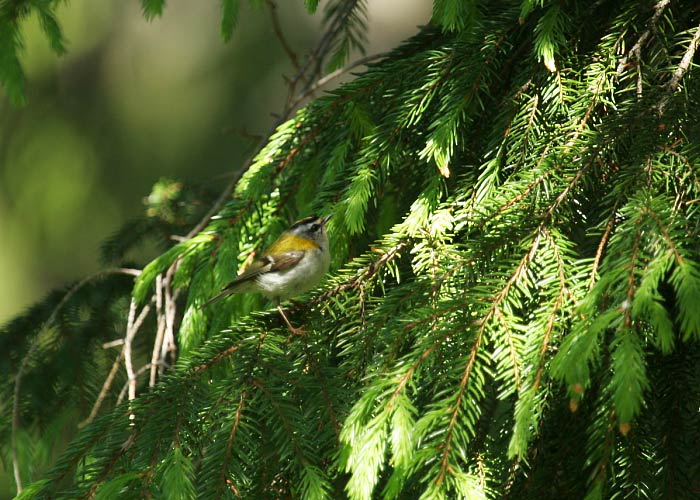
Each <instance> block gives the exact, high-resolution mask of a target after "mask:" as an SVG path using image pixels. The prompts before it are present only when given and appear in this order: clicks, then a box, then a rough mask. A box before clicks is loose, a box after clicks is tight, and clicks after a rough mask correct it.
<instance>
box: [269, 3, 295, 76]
mask: <svg viewBox="0 0 700 500" xmlns="http://www.w3.org/2000/svg"><path fill="white" fill-rule="evenodd" d="M265 3H266V4H267V8H268V10H269V11H270V18H271V19H272V29H273V31H274V32H275V36H276V37H277V40H279V42H280V45H282V49H284V52H285V54H287V57H289V60H290V61H291V62H292V65H293V66H294V69H295V70H297V71H300V69H301V68H300V66H299V58H298V57H297V54H296V52H294V50H292V47H291V46H290V45H289V42H288V41H287V38H286V37H285V36H284V31H283V30H282V25H281V24H280V18H279V16H278V15H277V4H276V3H275V2H273V1H272V0H267V2H265Z"/></svg>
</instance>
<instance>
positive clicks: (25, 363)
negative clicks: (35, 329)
mask: <svg viewBox="0 0 700 500" xmlns="http://www.w3.org/2000/svg"><path fill="white" fill-rule="evenodd" d="M140 273H141V271H140V270H138V269H129V268H122V267H115V268H109V269H103V270H102V271H99V272H97V273H95V274H93V275H91V276H87V277H85V278H83V279H82V280H80V281H79V282H78V283H76V284H75V285H73V286H72V287H71V288H70V289H69V290H68V291H67V292H66V294H65V295H64V296H63V298H62V299H61V300H60V301H59V303H58V304H57V305H56V306H55V307H54V308H53V310H52V311H51V314H49V317H48V319H47V320H46V322H45V323H44V325H43V327H42V328H41V330H40V332H39V334H37V335H36V336H35V337H34V339H33V340H32V343H31V344H30V346H29V350H28V351H27V353H26V354H25V355H24V357H23V358H22V361H21V363H20V365H19V368H18V369H17V373H16V374H15V383H14V392H13V400H12V436H11V441H12V470H13V473H14V479H15V486H16V489H17V494H18V495H19V494H20V493H22V478H21V476H20V465H19V457H18V454H17V432H18V430H19V426H20V397H21V391H22V377H24V374H25V373H26V372H27V370H28V369H29V363H30V362H31V361H32V358H33V357H34V354H35V352H36V351H37V349H38V348H39V345H40V342H41V339H42V336H41V331H44V330H48V329H50V328H51V327H52V326H53V324H54V322H55V321H56V318H57V317H58V314H59V313H60V312H61V310H62V309H63V308H64V307H65V305H66V304H67V303H68V302H69V301H70V300H71V299H72V298H73V296H74V295H75V294H76V293H78V291H80V289H82V288H83V287H84V286H85V285H87V284H88V283H90V282H92V281H94V280H96V279H99V278H102V277H104V276H108V275H110V274H126V275H128V276H134V277H136V276H138V275H139V274H140Z"/></svg>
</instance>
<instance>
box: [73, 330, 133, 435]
mask: <svg viewBox="0 0 700 500" xmlns="http://www.w3.org/2000/svg"><path fill="white" fill-rule="evenodd" d="M121 340H122V345H123V344H124V341H123V339H121ZM123 359H124V348H123V347H122V350H121V351H119V354H118V355H117V357H116V358H115V359H114V363H112V368H111V370H109V374H108V375H107V378H106V379H105V381H104V383H103V384H102V389H100V394H98V396H97V399H96V400H95V404H93V405H92V409H91V410H90V415H88V417H87V418H86V419H85V420H83V421H82V422H80V423H79V424H78V428H79V429H81V428H83V427H85V426H86V425H88V424H89V423H91V422H92V421H93V420H95V417H96V416H97V412H98V411H100V407H101V406H102V403H103V402H104V399H105V397H107V393H108V392H109V389H110V388H111V387H112V383H113V382H114V377H116V376H117V372H118V371H119V365H121V364H122V360H123Z"/></svg>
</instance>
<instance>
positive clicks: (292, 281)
mask: <svg viewBox="0 0 700 500" xmlns="http://www.w3.org/2000/svg"><path fill="white" fill-rule="evenodd" d="M329 266H330V255H329V254H328V252H326V253H325V254H323V253H322V252H321V251H320V250H311V251H307V253H306V254H305V255H304V256H303V257H302V258H301V260H300V261H299V262H297V264H296V265H295V266H292V268H291V269H285V270H284V271H274V272H270V273H265V274H263V275H260V276H258V277H257V278H256V282H257V284H258V286H259V287H260V290H259V291H260V292H262V293H263V294H264V295H266V296H268V297H273V298H279V299H282V300H284V299H288V298H290V297H295V296H297V295H301V294H302V293H305V292H308V291H309V290H311V289H312V288H314V287H315V286H316V285H318V284H319V282H320V281H321V278H323V275H324V274H326V272H328V267H329Z"/></svg>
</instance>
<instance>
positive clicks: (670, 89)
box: [657, 25, 700, 115]
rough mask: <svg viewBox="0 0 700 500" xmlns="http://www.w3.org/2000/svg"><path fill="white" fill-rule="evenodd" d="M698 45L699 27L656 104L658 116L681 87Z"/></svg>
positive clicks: (699, 37)
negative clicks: (663, 93)
mask: <svg viewBox="0 0 700 500" xmlns="http://www.w3.org/2000/svg"><path fill="white" fill-rule="evenodd" d="M698 43H700V25H699V26H698V27H696V28H695V33H694V34H693V38H692V39H691V40H690V43H689V44H688V48H687V49H686V51H685V53H684V54H683V57H682V58H681V62H680V63H679V64H678V66H677V67H676V69H675V70H674V71H673V75H672V76H671V79H670V80H669V81H668V83H667V84H666V88H665V95H664V96H663V97H662V98H661V101H660V102H659V104H657V110H658V113H659V115H663V114H664V111H665V110H666V106H667V105H668V102H669V100H670V99H671V96H672V95H673V94H675V93H676V91H677V90H678V88H679V87H680V85H681V80H683V76H684V75H685V74H686V73H687V72H688V69H690V66H691V64H692V63H693V57H695V51H696V50H697V48H698Z"/></svg>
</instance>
